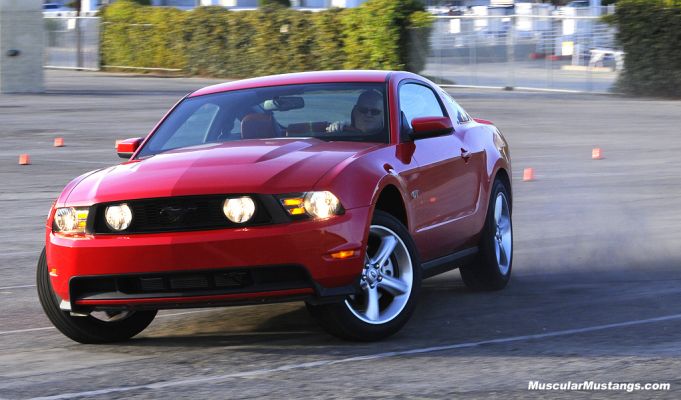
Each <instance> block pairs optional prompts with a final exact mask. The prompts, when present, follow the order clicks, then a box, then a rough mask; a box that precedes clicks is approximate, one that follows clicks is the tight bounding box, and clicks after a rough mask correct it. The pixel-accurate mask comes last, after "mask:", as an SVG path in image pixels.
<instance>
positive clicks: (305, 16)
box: [101, 0, 431, 78]
mask: <svg viewBox="0 0 681 400" xmlns="http://www.w3.org/2000/svg"><path fill="white" fill-rule="evenodd" d="M102 22H103V24H102V45H101V60H102V64H103V65H109V66H128V67H144V68H171V69H181V70H183V71H185V72H186V73H188V74H193V75H202V76H215V77H230V78H242V77H249V76H258V75H267V74H276V73H286V72H296V71H309V70H331V69H355V68H361V69H408V70H411V71H415V72H418V71H420V70H421V69H423V66H424V64H425V56H426V55H427V54H428V32H429V29H430V25H431V17H430V16H429V15H428V14H427V13H425V12H424V11H423V6H422V5H421V3H420V2H418V0H369V1H367V2H366V3H364V4H362V5H361V6H360V7H357V8H352V9H331V10H326V11H321V12H316V13H312V12H302V11H296V10H291V9H288V8H283V7H281V6H277V5H272V6H264V7H261V8H259V9H258V10H257V11H238V12H237V11H228V10H227V9H225V8H222V7H199V8H197V9H194V10H192V11H179V10H176V9H172V8H165V7H148V6H140V5H138V4H135V3H133V2H132V1H130V0H119V1H117V2H116V3H114V4H112V5H110V6H107V7H105V8H104V10H103V11H102Z"/></svg>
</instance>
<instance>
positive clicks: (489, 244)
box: [480, 179, 513, 287]
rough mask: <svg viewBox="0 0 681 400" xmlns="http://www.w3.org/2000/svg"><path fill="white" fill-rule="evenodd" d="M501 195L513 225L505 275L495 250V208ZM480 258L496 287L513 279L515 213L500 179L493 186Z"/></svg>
mask: <svg viewBox="0 0 681 400" xmlns="http://www.w3.org/2000/svg"><path fill="white" fill-rule="evenodd" d="M499 193H503V194H504V197H505V199H506V203H507V205H508V208H509V223H510V224H511V254H510V260H509V264H508V272H507V273H506V274H505V275H504V274H502V273H501V270H500V268H499V262H498V261H497V257H496V249H495V244H494V241H495V232H496V222H495V220H494V208H495V204H496V199H497V196H498V195H499ZM480 256H481V258H482V259H481V261H482V264H483V265H484V268H485V269H486V273H487V274H488V275H489V278H491V279H490V280H491V281H492V282H494V283H495V286H497V285H499V286H501V287H503V286H505V285H506V284H507V283H508V281H509V280H510V279H511V271H512V270H513V213H512V210H511V203H510V197H509V192H508V189H507V188H506V185H505V184H504V183H503V182H502V181H501V180H499V179H497V180H495V181H494V184H493V186H492V192H491V195H490V198H489V207H488V208H487V218H486V220H485V229H484V231H483V237H482V238H481V241H480Z"/></svg>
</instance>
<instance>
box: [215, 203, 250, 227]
mask: <svg viewBox="0 0 681 400" xmlns="http://www.w3.org/2000/svg"><path fill="white" fill-rule="evenodd" d="M222 212H224V213H225V216H226V217H227V219H229V220H230V221H232V222H234V223H236V224H243V223H244V222H247V221H248V220H249V219H251V218H252V217H253V214H255V203H254V202H253V199H251V198H250V197H246V196H244V197H237V198H234V199H227V200H225V202H224V203H223V204H222Z"/></svg>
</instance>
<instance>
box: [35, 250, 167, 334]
mask: <svg viewBox="0 0 681 400" xmlns="http://www.w3.org/2000/svg"><path fill="white" fill-rule="evenodd" d="M47 271H48V269H47V258H46V256H45V249H43V252H42V254H40V260H39V261H38V269H37V276H36V283H37V286H38V297H39V298H40V304H41V305H42V306H43V310H44V311H45V314H46V315H47V317H48V318H49V319H50V321H51V322H52V324H54V326H55V327H56V328H57V329H58V330H59V331H60V332H61V333H63V334H64V335H66V336H67V337H68V338H70V339H72V340H74V341H76V342H80V343H90V344H95V343H111V342H120V341H124V340H128V339H130V338H131V337H133V336H135V335H137V334H138V333H140V332H142V331H143V330H144V329H145V328H146V327H147V326H149V324H150V323H151V321H153V320H154V317H155V316H156V311H127V310H124V311H115V312H109V311H94V312H91V313H90V314H88V315H87V316H85V317H74V316H72V315H71V313H70V312H68V311H62V310H61V309H60V308H59V303H58V299H57V296H56V295H55V294H54V291H53V290H52V284H51V283H50V277H49V275H48V272H47Z"/></svg>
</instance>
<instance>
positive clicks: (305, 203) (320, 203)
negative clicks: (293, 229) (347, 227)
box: [280, 191, 343, 218]
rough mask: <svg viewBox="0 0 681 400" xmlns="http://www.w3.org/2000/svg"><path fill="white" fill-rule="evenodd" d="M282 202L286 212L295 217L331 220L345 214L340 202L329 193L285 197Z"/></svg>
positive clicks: (310, 193) (309, 193)
mask: <svg viewBox="0 0 681 400" xmlns="http://www.w3.org/2000/svg"><path fill="white" fill-rule="evenodd" d="M280 201H281V204H282V205H283V206H284V208H285V209H286V211H287V212H288V213H289V214H290V215H292V216H294V217H296V216H306V215H309V216H312V217H315V218H329V217H330V216H332V215H338V214H342V213H343V206H342V205H341V203H340V200H338V197H336V196H335V195H334V194H333V193H331V192H329V191H323V192H307V193H301V194H298V195H290V196H283V197H281V198H280Z"/></svg>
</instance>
